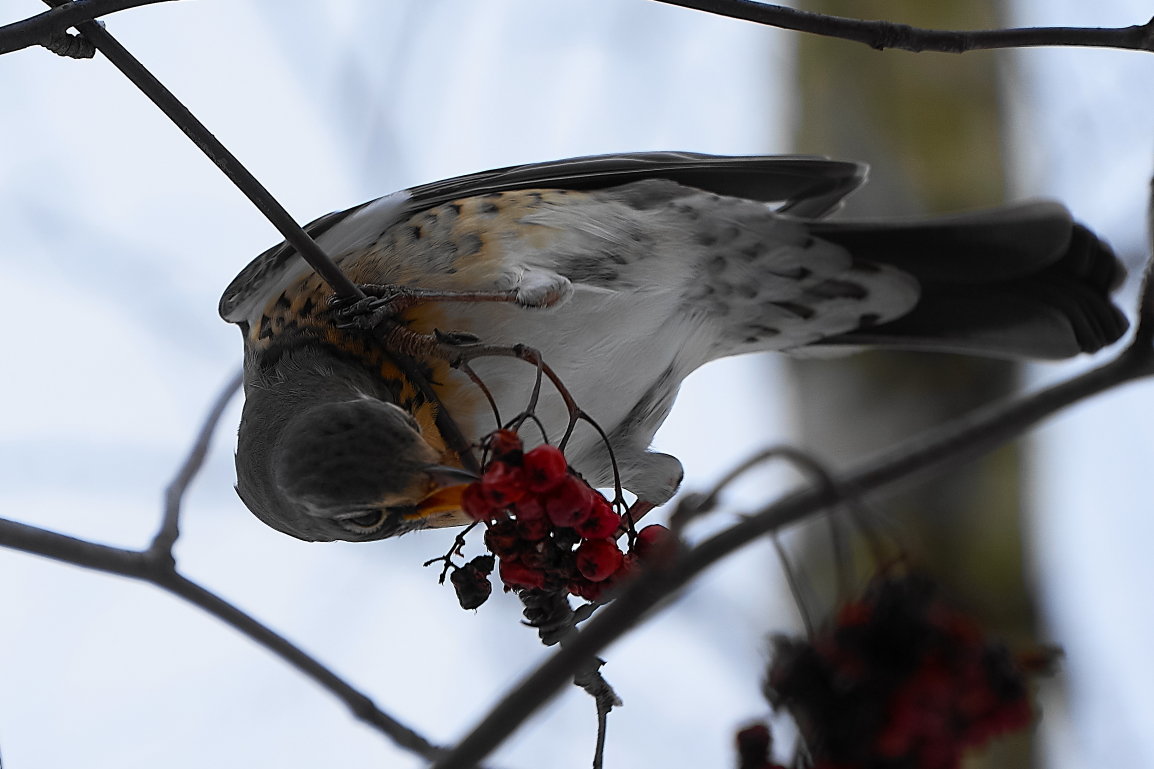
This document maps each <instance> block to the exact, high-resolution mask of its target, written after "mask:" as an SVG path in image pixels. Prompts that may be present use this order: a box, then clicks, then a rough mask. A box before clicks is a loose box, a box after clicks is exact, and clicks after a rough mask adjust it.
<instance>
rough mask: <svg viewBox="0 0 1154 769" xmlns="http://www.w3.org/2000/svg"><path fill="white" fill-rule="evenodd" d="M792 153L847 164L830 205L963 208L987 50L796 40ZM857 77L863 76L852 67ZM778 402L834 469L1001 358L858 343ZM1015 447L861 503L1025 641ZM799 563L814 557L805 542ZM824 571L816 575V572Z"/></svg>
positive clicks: (873, 12) (977, 9)
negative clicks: (881, 349)
mask: <svg viewBox="0 0 1154 769" xmlns="http://www.w3.org/2000/svg"><path fill="white" fill-rule="evenodd" d="M803 7H804V8H805V9H806V10H812V11H821V12H824V13H830V14H834V15H841V16H851V17H857V18H877V19H886V20H888V21H893V22H902V23H907V24H913V25H917V26H926V27H938V28H955V29H957V28H974V27H989V26H997V25H999V23H1000V20H999V14H998V10H999V3H998V2H997V0H939V2H933V3H927V2H924V0H810V1H809V2H807V3H805V4H804V5H803ZM798 56H799V61H798V70H799V77H800V81H799V87H798V99H799V105H798V125H797V138H796V145H797V146H796V149H797V151H799V152H804V153H813V154H820V155H831V156H834V157H838V158H844V159H852V160H862V161H866V162H868V163H869V164H870V166H871V169H872V170H871V174H870V182H869V185H868V187H867V188H866V189H865V190H863V191H862V192H860V193H858V194H857V195H855V196H854V197H853V198H852V199H851V201H850V202H849V204H848V205H847V207H846V211H845V213H846V215H850V216H867V215H875V216H880V215H895V214H896V215H909V214H917V213H931V212H939V211H948V210H956V209H966V208H976V207H981V206H985V205H992V204H995V203H998V202H1000V201H1001V200H1002V198H1003V197H1004V190H1005V163H1004V162H1003V152H1004V151H1005V148H1004V146H1003V135H1002V123H1003V120H1002V114H1001V109H1000V99H1001V96H1002V94H1001V92H1000V90H999V89H1000V86H1001V83H1002V81H1001V78H1000V75H1001V74H1002V73H1001V70H1002V69H1003V68H1005V67H1008V66H1011V63H1012V60H1011V59H1010V58H1009V57H1007V56H1001V55H997V54H992V53H978V54H967V55H965V56H964V57H959V56H952V55H945V54H910V53H904V52H899V51H886V52H877V51H872V50H869V49H868V48H865V47H863V46H861V45H857V44H852V43H847V42H841V41H836V40H828V39H824V38H819V37H815V36H800V37H799V53H798ZM865 73H868V75H867V74H865ZM791 374H792V378H793V383H794V385H795V392H794V396H793V397H794V398H795V406H794V409H795V411H794V413H796V414H797V425H798V431H799V435H800V437H801V441H802V444H803V445H804V446H806V447H808V448H810V449H812V450H814V451H815V452H816V453H817V455H818V456H819V457H823V458H825V459H826V460H828V461H829V462H831V463H832V465H833V466H834V467H841V466H844V465H845V464H846V463H847V462H849V461H852V460H853V459H855V458H862V457H864V456H867V455H869V454H871V453H873V452H875V451H877V450H878V449H880V448H883V447H886V446H889V445H891V444H893V443H894V442H896V441H899V440H901V439H902V438H903V437H904V436H908V435H911V434H913V433H917V432H920V431H922V430H924V429H926V428H928V427H930V426H932V425H936V424H939V423H941V422H943V421H946V420H949V419H951V418H953V417H955V416H957V415H959V414H963V413H965V412H966V411H969V410H970V409H972V408H974V407H975V406H978V405H980V404H983V403H987V402H988V401H990V400H993V399H996V398H999V397H1001V396H1003V395H1005V394H1007V393H1008V392H1010V391H1011V390H1012V389H1013V387H1014V385H1015V383H1016V373H1015V368H1014V366H1013V365H1012V364H1007V363H1004V362H999V361H986V360H978V359H968V358H963V357H957V356H946V355H930V354H914V353H896V352H895V353H889V352H887V353H867V354H863V355H859V356H853V357H850V358H844V359H835V360H822V361H805V360H802V361H794V362H793V363H792V366H791ZM1020 471H1021V458H1020V456H1019V453H1018V451H1017V449H1015V448H1008V449H1004V450H1001V451H999V452H997V453H995V454H993V455H991V456H989V457H987V458H986V459H984V460H982V461H981V462H978V463H975V464H972V465H968V466H966V467H963V468H960V469H959V470H957V471H954V472H951V473H950V474H949V475H947V476H942V477H935V478H933V479H931V480H930V481H928V482H926V483H923V484H921V485H919V486H918V487H916V488H905V489H902V490H901V491H900V492H898V493H896V494H894V495H892V496H889V497H886V498H885V499H884V500H877V501H878V502H880V503H881V504H880V505H879V506H880V507H882V509H883V510H884V512H885V513H886V514H887V516H890V517H891V518H892V520H893V521H894V522H896V523H897V524H898V528H899V530H900V531H901V536H902V540H903V544H905V545H906V546H907V547H908V548H909V549H910V552H911V553H912V554H913V556H914V559H915V562H917V563H919V564H920V565H922V566H925V567H927V568H929V569H931V570H932V571H933V573H934V574H935V576H937V577H938V578H939V579H940V580H941V581H942V582H943V583H944V584H945V585H946V586H947V587H948V589H949V590H950V591H951V592H952V593H953V595H955V596H956V597H957V598H959V599H960V600H961V601H963V602H964V604H966V605H967V606H968V607H969V608H970V609H972V610H973V611H975V612H976V613H977V614H978V615H979V616H981V617H982V618H983V619H984V620H985V621H987V622H988V623H989V625H990V626H991V627H992V628H994V629H996V630H997V631H998V632H999V633H1002V634H1004V635H1005V636H1006V637H1008V638H1010V639H1011V640H1018V641H1021V640H1024V639H1028V638H1031V637H1032V635H1033V629H1034V605H1033V601H1032V598H1031V595H1030V592H1031V591H1030V587H1029V585H1028V584H1027V579H1026V567H1025V565H1024V559H1023V552H1022V530H1021V527H1022V520H1023V518H1022V516H1021V515H1020V514H1019V506H1020V504H1021V489H1020V486H1019V474H1020ZM814 544H815V547H814V548H813V549H812V556H811V557H810V558H809V559H808V560H809V561H810V565H809V568H808V569H807V571H808V572H809V573H815V574H820V573H821V572H822V570H823V568H824V567H826V566H828V565H829V560H830V558H829V552H830V551H829V549H828V546H827V543H826V542H824V541H820V542H815V543H814ZM827 576H828V574H827ZM1035 763H1036V762H1035V760H1034V754H1033V749H1032V745H1031V744H1030V740H1029V739H1027V738H1021V739H1012V740H1007V741H1003V742H1000V743H999V744H998V745H996V746H995V747H994V748H993V749H992V750H991V751H988V752H987V753H986V754H985V755H983V756H981V757H980V758H979V759H978V760H976V761H975V762H974V763H972V764H971V765H972V766H975V767H984V766H990V767H1027V766H1031V765H1034V764H1035Z"/></svg>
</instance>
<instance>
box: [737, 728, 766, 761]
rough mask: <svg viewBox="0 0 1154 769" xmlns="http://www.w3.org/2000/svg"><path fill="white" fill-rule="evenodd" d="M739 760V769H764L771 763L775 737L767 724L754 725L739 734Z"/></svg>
mask: <svg viewBox="0 0 1154 769" xmlns="http://www.w3.org/2000/svg"><path fill="white" fill-rule="evenodd" d="M736 741H737V758H738V767H739V769H762V767H764V766H765V765H766V764H768V763H769V750H770V746H771V745H773V737H772V736H771V735H770V732H769V727H768V726H766V725H765V724H752V725H750V726H747V727H745V728H744V729H742V730H740V731H739V732H738V733H737V738H736Z"/></svg>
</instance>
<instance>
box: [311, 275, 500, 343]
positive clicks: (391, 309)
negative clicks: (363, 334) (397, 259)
mask: <svg viewBox="0 0 1154 769" xmlns="http://www.w3.org/2000/svg"><path fill="white" fill-rule="evenodd" d="M358 288H360V289H361V291H363V292H364V293H365V297H364V298H363V299H354V300H349V299H344V298H340V297H338V298H336V299H334V300H333V304H334V306H335V308H336V311H337V316H338V323H337V325H338V326H340V327H341V328H359V329H363V330H365V331H372V330H373V329H376V328H377V327H378V326H380V325H381V324H382V323H385V322H387V321H389V320H395V319H396V318H397V316H398V315H400V314H401V313H402V312H404V311H405V310H408V309H411V308H413V307H416V306H418V305H422V304H428V303H430V302H506V303H515V302H517V301H518V294H517V292H516V291H514V290H509V291H444V290H441V289H432V288H420V287H418V286H399V285H396V284H392V283H387V284H384V285H378V284H375V283H362V284H358Z"/></svg>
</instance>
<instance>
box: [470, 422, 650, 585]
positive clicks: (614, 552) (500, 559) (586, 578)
mask: <svg viewBox="0 0 1154 769" xmlns="http://www.w3.org/2000/svg"><path fill="white" fill-rule="evenodd" d="M486 449H487V451H488V454H489V456H490V459H489V461H488V463H487V464H486V465H485V469H484V472H483V474H482V476H481V478H480V480H478V481H476V482H475V483H472V484H470V485H469V486H468V487H467V488H466V489H465V492H464V495H463V497H462V506H463V508H464V510H465V512H466V513H468V515H469V516H470V517H471V518H473V520H476V521H479V522H481V523H483V524H484V525H485V526H486V531H485V545H486V547H487V548H488V550H489V551H490V552H491V553H492V554H493V555H495V556H496V557H497V572H498V574H499V576H500V578H501V582H502V583H503V584H504V585H505V589H506V590H533V589H536V590H545V591H555V592H567V593H571V594H573V595H576V596H579V597H581V598H584V599H586V600H589V601H596V600H598V599H599V598H600V597H601V596H602V595H603V594H604V593H605V592H606V591H607V590H609V589H610V588H612V587H613V585H614V584H615V583H616V582H617V581H618V580H620V579H621V578H622V577H624V576H625V575H626V574H628V573H629V571H630V570H631V569H633V568H634V567H635V566H636V564H637V563H638V562H639V560H644V559H645V557H646V555H647V553H648V552H650V550H651V549H652V547H653V545H654V544H655V543H656V541H657V540H659V539H660V538H661V536H662V535H663V534H664V533H665V532H666V529H665V527H663V526H647V527H646V528H644V529H642V530H641V531H639V532H637V536H636V538H635V539H634V540H633V541H632V543H631V546H630V547H629V549H628V552H623V551H622V549H621V547H620V546H619V545H618V543H617V541H616V540H617V538H618V537H619V536H620V535H621V534H622V533H623V527H622V518H621V515H620V514H618V513H617V512H616V511H615V510H614V509H613V506H612V505H611V504H610V503H609V501H608V500H606V499H605V497H604V496H602V495H601V494H600V493H598V492H597V491H596V490H595V489H593V488H592V487H590V486H589V484H588V483H586V482H585V480H584V479H583V478H581V476H579V475H577V473H575V472H574V471H573V470H572V469H571V468H570V467H569V463H568V462H567V461H566V459H565V455H564V454H563V453H562V452H561V451H560V450H559V449H558V448H556V447H555V446H549V445H543V446H538V447H536V448H534V449H532V450H530V451H524V449H523V445H522V443H521V439H520V438H519V437H518V436H517V434H516V433H514V432H512V431H509V430H498V431H497V432H495V433H493V434H492V435H490V436H489V438H488V439H487V441H486ZM486 559H487V560H486ZM492 570H493V559H492V558H491V557H489V556H481V557H480V558H476V559H473V561H470V562H469V563H468V564H466V565H465V566H464V567H462V568H459V569H457V570H456V571H455V572H454V573H453V575H452V581H453V585H454V587H456V588H457V595H458V598H459V599H460V600H461V605H462V606H464V607H465V608H476V606H479V605H480V604H481V603H483V602H484V600H485V599H486V598H488V596H489V592H490V591H491V589H492V588H491V586H490V585H489V582H488V578H489V577H488V575H489V573H490V572H492ZM462 572H464V573H462Z"/></svg>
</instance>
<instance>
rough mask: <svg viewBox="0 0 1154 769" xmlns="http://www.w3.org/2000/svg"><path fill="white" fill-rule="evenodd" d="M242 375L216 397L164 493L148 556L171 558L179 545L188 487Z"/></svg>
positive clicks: (236, 377) (235, 375) (198, 470)
mask: <svg viewBox="0 0 1154 769" xmlns="http://www.w3.org/2000/svg"><path fill="white" fill-rule="evenodd" d="M243 376H244V375H243V374H242V373H241V372H239V371H238V372H237V373H236V374H234V375H233V377H232V379H230V380H229V382H228V384H226V385H225V386H224V389H222V390H221V391H220V394H219V395H218V396H216V401H215V402H214V403H213V404H212V408H211V409H210V410H209V412H208V415H207V416H206V417H205V419H204V425H203V426H201V428H200V434H199V435H197V436H196V441H195V442H194V443H193V444H192V449H190V450H189V454H188V458H187V459H185V461H184V464H183V465H182V466H181V468H180V471H179V472H178V473H177V474H176V477H175V478H173V479H172V483H170V484H169V485H168V488H167V489H165V490H164V520H163V521H162V522H161V525H160V530H159V531H157V532H156V536H155V537H154V538H153V540H152V545H151V546H150V547H149V548H148V554H149V555H150V556H151V557H156V558H161V557H167V558H169V559H171V558H172V546H173V545H174V544H176V538H177V537H179V536H180V505H181V502H182V501H183V499H184V493H185V492H186V491H187V490H188V486H189V484H191V483H192V480H193V479H194V478H195V477H196V474H197V473H199V472H200V467H201V465H203V464H204V458H205V456H206V455H207V454H208V444H209V442H210V441H211V440H212V434H213V433H214V432H215V431H216V426H217V424H218V423H219V422H220V417H221V415H222V414H223V413H224V410H225V407H227V406H228V402H229V401H231V400H232V396H233V395H235V394H236V391H237V390H238V389H240V383H241V379H242V378H243Z"/></svg>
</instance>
